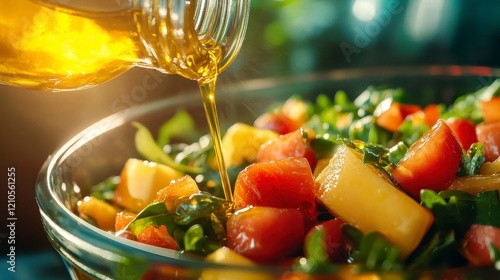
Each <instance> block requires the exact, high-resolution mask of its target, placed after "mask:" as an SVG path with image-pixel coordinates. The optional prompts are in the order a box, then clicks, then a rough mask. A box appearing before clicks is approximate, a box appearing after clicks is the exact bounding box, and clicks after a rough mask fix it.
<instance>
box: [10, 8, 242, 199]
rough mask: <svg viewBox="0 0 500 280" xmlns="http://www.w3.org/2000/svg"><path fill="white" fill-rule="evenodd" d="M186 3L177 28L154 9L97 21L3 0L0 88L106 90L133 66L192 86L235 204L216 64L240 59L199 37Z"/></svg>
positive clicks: (100, 17) (90, 15) (104, 16)
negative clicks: (223, 147) (192, 82)
mask: <svg viewBox="0 0 500 280" xmlns="http://www.w3.org/2000/svg"><path fill="white" fill-rule="evenodd" d="M198 1H201V0H198ZM39 2H40V1H39ZM41 2H43V1H41ZM167 2H168V1H167ZM242 2H244V1H242ZM186 3H188V4H187V5H186V9H185V11H184V12H183V13H182V14H181V15H183V19H184V20H182V19H181V22H182V24H183V25H182V28H179V22H178V21H179V19H178V17H176V16H178V14H175V15H174V14H168V10H163V11H162V10H161V9H156V8H155V9H153V8H154V7H152V8H151V10H146V11H145V10H138V9H127V10H121V11H118V12H113V13H109V12H107V13H102V14H100V13H94V12H93V13H84V12H72V11H68V10H63V9H59V8H57V7H50V8H49V7H46V6H43V5H40V4H37V3H34V2H32V1H30V0H2V1H1V2H0V83H1V84H6V85H10V86H17V87H23V88H27V89H34V90H43V91H60V90H70V89H71V90H72V89H81V88H86V87H91V86H95V85H98V84H101V83H104V82H106V81H108V80H110V79H112V78H114V77H116V76H118V75H120V74H121V73H123V72H125V71H127V70H128V69H130V68H132V67H134V66H139V67H148V68H154V69H157V70H158V71H161V72H163V73H169V74H178V75H181V76H183V77H185V78H188V79H191V80H195V81H197V82H198V85H199V88H200V93H201V97H202V101H203V105H204V108H205V114H206V118H207V121H208V124H209V128H210V133H211V136H212V139H213V143H214V150H215V155H216V157H217V160H218V168H219V171H220V174H221V182H222V186H223V189H224V194H225V197H226V199H227V200H229V201H232V193H231V186H230V183H229V178H228V174H227V169H226V167H225V163H224V159H223V156H222V151H221V136H220V128H219V121H218V117H217V109H216V105H215V87H216V86H215V85H216V81H217V76H218V75H219V74H220V71H222V70H223V69H222V68H221V67H220V63H221V61H222V60H223V59H224V61H232V60H233V59H234V57H235V56H236V55H237V51H233V50H234V47H233V46H230V49H231V51H227V50H226V51H224V49H223V48H222V47H221V46H220V45H218V44H217V43H216V42H214V41H213V40H212V39H211V38H210V36H205V37H203V36H201V37H200V36H199V34H198V33H197V32H196V30H195V26H194V25H195V21H194V20H193V18H195V13H196V5H195V3H196V2H195V1H186ZM174 12H178V11H174ZM165 13H167V14H165ZM152 18H154V19H156V18H161V21H160V20H158V21H156V20H154V19H152ZM234 40H242V38H241V37H236V38H235V39H234ZM238 44H239V43H238ZM236 49H237V48H236Z"/></svg>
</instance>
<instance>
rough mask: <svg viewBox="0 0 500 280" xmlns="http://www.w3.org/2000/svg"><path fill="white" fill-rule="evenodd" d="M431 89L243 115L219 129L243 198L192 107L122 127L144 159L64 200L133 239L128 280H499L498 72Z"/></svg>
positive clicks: (376, 92)
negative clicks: (365, 279)
mask: <svg viewBox="0 0 500 280" xmlns="http://www.w3.org/2000/svg"><path fill="white" fill-rule="evenodd" d="M288 92H289V91H288ZM422 96H423V95H414V94H411V92H410V91H408V90H407V89H406V88H404V87H393V86H384V85H383V84H380V85H376V84H373V83H372V84H371V85H370V86H367V87H364V89H363V90H361V91H360V92H348V91H344V90H343V89H342V88H337V89H336V90H334V91H332V92H328V91H325V90H324V89H321V90H316V91H315V92H314V93H313V94H310V95H307V96H305V95H300V94H297V95H294V94H288V96H287V97H285V98H283V99H282V100H281V101H276V102H272V103H270V102H268V101H264V102H263V103H262V104H261V106H260V107H258V108H260V110H259V111H258V112H256V111H252V112H253V113H254V116H253V117H251V118H241V119H238V120H237V121H234V118H233V122H227V123H226V124H225V133H224V135H223V138H222V148H223V154H224V158H225V160H226V165H227V168H228V172H229V175H230V179H231V180H230V181H231V185H232V191H233V194H234V198H233V200H232V201H229V200H226V199H225V197H224V192H223V190H222V186H221V183H220V179H219V174H218V170H217V165H216V162H215V160H216V159H215V155H214V151H213V147H212V144H211V140H210V136H209V135H208V134H206V135H205V134H200V133H199V131H198V129H197V128H196V126H197V122H196V117H195V115H196V114H195V113H193V112H190V111H189V110H185V109H183V108H182V107H181V108H179V107H177V106H172V107H171V108H177V109H176V110H173V112H171V113H170V115H169V116H168V117H166V118H164V119H163V121H157V122H156V123H155V124H154V125H151V126H148V125H146V123H147V122H148V119H147V118H134V119H130V120H128V121H126V122H123V123H121V124H120V126H123V127H127V128H126V129H127V130H128V131H129V132H128V133H129V134H130V135H133V137H129V138H121V139H120V140H119V141H120V142H127V141H128V142H130V143H132V144H133V145H134V149H135V152H134V153H132V154H126V155H120V156H119V157H117V158H113V159H112V160H113V162H114V165H115V166H116V168H115V170H114V172H113V173H108V174H103V173H102V172H101V173H100V174H99V176H95V177H94V178H101V179H100V180H99V181H96V179H94V180H93V181H94V182H88V181H87V182H86V185H88V188H87V191H86V192H82V191H78V189H79V186H80V184H82V183H76V181H78V179H76V180H75V178H74V177H75V176H76V177H78V175H79V176H80V178H79V179H81V178H84V177H85V176H86V175H88V174H86V173H85V170H84V171H83V174H81V173H82V170H80V171H79V172H80V173H77V174H76V175H75V174H73V175H72V177H73V180H72V183H73V192H75V188H74V187H75V186H78V188H76V189H77V191H76V195H71V194H70V195H69V196H70V198H69V199H66V198H68V197H67V196H68V194H66V193H63V192H62V191H61V190H57V191H54V190H52V193H53V194H54V193H55V194H56V195H58V196H59V198H60V200H61V201H65V202H63V203H61V201H59V202H57V203H56V204H58V205H59V204H60V205H61V206H63V207H65V208H66V209H65V210H64V211H68V210H69V212H70V213H71V214H70V215H72V218H73V220H74V221H77V222H78V224H79V225H80V226H81V227H82V228H84V229H83V230H84V231H89V232H92V234H96V235H98V236H99V238H98V239H99V240H100V241H99V242H98V243H96V244H94V245H95V246H97V247H99V245H98V244H100V243H103V244H106V239H111V240H112V242H114V243H119V244H120V246H122V248H121V249H122V250H121V251H119V252H118V253H116V255H113V254H111V255H109V256H107V258H108V259H110V260H113V261H114V262H116V263H124V265H123V267H128V266H127V265H125V264H127V263H128V264H134V265H133V266H135V268H134V269H132V268H130V267H129V268H123V267H122V268H121V272H120V273H122V274H120V275H123V271H124V270H126V273H125V274H126V275H128V276H130V277H131V278H130V279H135V278H139V279H140V278H142V279H154V278H161V277H164V276H165V275H170V277H172V275H175V277H176V278H181V279H188V278H189V279H191V278H201V279H256V278H255V277H258V279H261V278H262V279H276V278H278V279H316V278H318V279H321V278H322V277H326V278H328V277H338V278H340V279H342V278H344V277H356V276H370V277H375V278H376V277H382V276H381V275H399V276H401V275H406V274H407V273H411V275H412V276H414V277H417V278H418V277H420V276H426V277H428V276H429V272H430V273H431V274H430V275H438V277H439V278H442V277H444V276H443V275H445V276H446V275H468V273H476V274H471V275H472V276H473V277H481V276H484V275H489V276H491V275H497V273H498V272H497V270H496V268H495V264H496V263H497V262H498V261H499V259H500V218H499V217H500V201H499V186H500V160H499V159H498V158H499V156H500V154H499V151H500V110H498V109H500V80H494V81H493V82H492V83H490V84H489V85H486V86H484V87H481V88H480V89H477V90H474V91H468V92H465V93H456V94H455V93H454V94H452V95H449V96H446V98H445V99H446V100H438V101H435V102H426V101H427V100H424V99H425V98H423V97H422ZM264 105H266V106H264ZM228 106H229V105H228ZM229 108H230V107H229ZM252 108H253V109H252V110H254V109H255V108H257V107H252ZM239 113H240V112H235V113H234V114H239ZM106 132H107V130H106ZM82 135H83V134H82ZM87 142H88V139H87ZM73 146H76V148H77V149H79V148H80V147H78V145H74V144H73ZM96 146H98V145H96V144H95V143H94V148H95V149H94V150H99V149H98V148H97V147H96ZM66 150H67V149H66ZM94 152H95V151H92V153H94ZM80 156H81V155H80ZM80 158H81V157H80ZM80 160H81V161H86V160H87V159H80ZM108 160H110V159H109V158H108ZM120 162H121V164H120ZM93 163H94V164H95V163H96V162H95V161H94V162H93ZM72 164H73V165H72V166H73V169H74V166H75V165H78V166H79V165H81V163H80V162H76V163H75V161H73V162H72ZM49 168H50V167H49ZM66 169H67V167H66ZM96 169H97V168H96ZM57 170H59V172H64V171H65V168H64V167H63V168H61V169H57ZM88 172H89V171H87V173H88ZM108 172H109V171H108ZM63 181H64V180H63ZM58 183H59V184H61V182H58ZM63 184H66V187H65V188H66V189H68V188H69V186H68V185H67V183H63ZM38 192H39V194H38V195H39V196H38V199H39V201H43V199H44V195H45V194H44V193H43V192H42V191H38ZM40 204H41V208H42V218H43V217H44V215H43V213H44V212H43V207H42V206H43V205H42V204H43V202H42V203H40ZM65 204H66V205H65ZM68 204H71V205H68ZM47 216H48V215H47ZM46 219H47V220H50V219H48V217H47V218H46ZM48 224H49V223H46V227H48V228H50V227H51V226H47V225H48ZM59 226H60V227H64V225H59ZM48 234H49V236H50V235H51V233H50V230H48ZM58 236H59V235H58ZM59 238H60V239H65V238H66V239H67V237H59ZM53 239H57V238H53ZM70 239H71V238H70ZM75 240H76V239H75ZM87 241H88V242H90V243H92V240H87ZM74 244H77V245H73V246H77V247H78V243H74ZM65 246H68V245H67V243H66V245H65ZM63 247H64V246H60V248H61V250H62V251H63V256H64V255H65V254H64V252H65V250H67V249H64V248H63ZM123 247H127V248H129V247H130V248H135V249H137V248H139V249H140V250H138V251H137V252H136V251H134V250H133V249H126V248H123ZM56 249H57V248H56ZM139 251H141V252H139ZM142 251H146V253H148V254H154V255H155V260H154V261H151V260H150V259H149V258H146V257H141V256H140V254H143V253H142ZM69 255H71V254H66V256H69ZM113 256H114V257H113ZM117 256H121V257H122V258H121V259H119V258H118V257H117ZM124 256H125V257H124ZM117 258H118V259H117ZM163 258H165V259H168V260H169V261H167V262H166V263H165V261H164V260H163ZM67 261H68V262H69V263H70V264H71V265H72V266H74V267H79V268H81V266H79V265H78V262H77V261H76V258H72V259H71V258H69V259H68V260H67ZM137 263H139V264H140V265H137ZM200 264H202V265H201V266H199V265H200ZM94 267H95V265H94ZM193 267H198V269H195V270H193V269H192V268H193ZM115 270H116V267H115ZM83 271H84V272H83V274H86V273H85V270H83ZM436 271H439V272H441V274H432V273H435V272H436ZM115 272H116V271H115ZM442 273H445V274H442ZM446 273H451V274H446ZM453 273H456V274H453ZM87 274H92V273H89V272H87ZM103 274H104V272H103ZM93 276H95V275H93ZM115 277H117V276H116V274H115ZM96 278H99V277H96ZM117 278H120V277H117Z"/></svg>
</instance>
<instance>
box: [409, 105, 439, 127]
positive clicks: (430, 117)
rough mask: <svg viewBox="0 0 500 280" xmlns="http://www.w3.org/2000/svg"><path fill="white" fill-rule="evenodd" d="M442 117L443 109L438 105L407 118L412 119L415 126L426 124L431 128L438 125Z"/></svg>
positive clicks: (428, 106) (429, 106)
mask: <svg viewBox="0 0 500 280" xmlns="http://www.w3.org/2000/svg"><path fill="white" fill-rule="evenodd" d="M440 117H441V107H440V106H439V105H437V104H429V105H427V106H425V107H424V108H423V109H422V110H418V111H416V112H414V113H412V114H411V115H410V116H408V117H407V118H411V120H412V123H413V125H422V124H425V125H427V126H429V127H431V126H433V125H435V124H436V122H437V120H438V119H439V118H440Z"/></svg>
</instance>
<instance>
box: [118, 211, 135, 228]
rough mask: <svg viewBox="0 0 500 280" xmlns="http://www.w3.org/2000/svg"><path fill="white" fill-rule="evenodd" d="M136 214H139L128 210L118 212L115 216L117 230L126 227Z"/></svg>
mask: <svg viewBox="0 0 500 280" xmlns="http://www.w3.org/2000/svg"><path fill="white" fill-rule="evenodd" d="M136 216H137V214H135V213H132V212H128V211H121V212H118V213H117V214H116V218H115V231H120V230H122V229H124V228H125V227H126V226H127V225H128V224H129V223H130V222H131V221H132V220H133V219H134V218H135V217H136Z"/></svg>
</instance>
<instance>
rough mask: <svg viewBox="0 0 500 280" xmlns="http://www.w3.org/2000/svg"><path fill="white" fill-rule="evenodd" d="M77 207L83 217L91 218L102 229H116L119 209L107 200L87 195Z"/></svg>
mask: <svg viewBox="0 0 500 280" xmlns="http://www.w3.org/2000/svg"><path fill="white" fill-rule="evenodd" d="M76 207H77V210H78V214H79V216H80V217H81V218H83V219H87V218H91V219H92V220H94V221H95V223H96V225H97V227H99V228H100V229H102V230H106V231H113V230H114V229H115V217H116V214H117V213H118V211H117V210H116V208H115V207H113V206H111V205H110V204H108V203H107V202H105V201H103V200H100V199H98V198H95V197H92V196H86V197H84V198H83V199H82V200H80V201H78V204H77V206H76Z"/></svg>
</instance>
